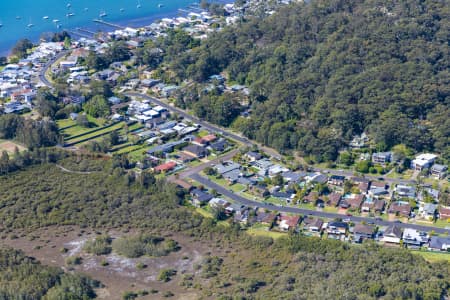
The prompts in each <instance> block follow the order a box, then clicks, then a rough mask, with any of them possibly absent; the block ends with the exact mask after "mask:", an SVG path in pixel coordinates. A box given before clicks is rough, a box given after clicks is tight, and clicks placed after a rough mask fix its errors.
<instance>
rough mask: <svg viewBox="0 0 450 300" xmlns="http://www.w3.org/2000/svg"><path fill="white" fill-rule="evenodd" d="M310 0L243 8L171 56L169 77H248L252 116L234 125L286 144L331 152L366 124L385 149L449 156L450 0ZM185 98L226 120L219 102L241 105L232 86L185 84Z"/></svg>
mask: <svg viewBox="0 0 450 300" xmlns="http://www.w3.org/2000/svg"><path fill="white" fill-rule="evenodd" d="M307 2H308V3H295V4H291V5H289V6H286V7H284V8H282V9H281V10H280V11H279V12H277V13H275V14H273V15H272V16H269V17H266V18H252V17H248V18H244V19H243V20H242V21H241V22H240V23H239V24H238V25H236V26H232V27H228V28H226V29H224V30H222V31H220V32H218V33H215V34H212V35H211V36H210V37H209V38H208V39H206V40H205V41H204V42H202V45H201V46H200V47H196V48H194V49H192V50H191V51H188V52H185V53H183V54H182V55H177V56H176V57H173V56H169V58H168V59H165V61H166V63H167V64H168V65H170V66H171V68H170V69H171V71H174V72H175V74H176V75H172V77H171V79H172V80H175V81H179V82H181V81H182V80H184V79H194V80H195V81H196V82H205V81H207V80H208V78H209V76H210V75H213V74H218V73H221V72H222V73H223V74H225V75H226V76H227V77H228V79H229V80H230V81H231V82H236V83H240V84H244V85H247V86H248V87H249V88H250V91H251V94H250V100H251V108H252V114H251V118H247V119H245V118H237V120H235V122H234V124H233V125H234V126H235V127H236V128H237V129H239V130H241V131H242V132H243V133H244V134H245V135H246V136H248V137H250V138H252V139H255V140H257V141H259V142H261V143H263V144H266V145H270V146H273V147H275V148H277V149H279V150H281V151H282V152H289V151H299V152H300V153H301V154H303V155H311V156H312V158H314V159H315V160H317V161H323V160H334V159H335V158H336V157H337V154H338V149H340V148H342V147H343V146H345V145H346V144H347V143H348V142H349V141H350V140H351V139H352V137H353V136H354V135H356V134H360V133H362V132H363V131H366V132H369V133H370V134H371V136H372V138H373V140H374V142H375V143H376V144H377V149H379V150H384V149H388V148H390V147H392V146H394V145H396V144H401V143H402V144H406V145H407V146H409V147H411V148H413V149H414V150H416V151H436V152H439V153H442V154H443V156H444V157H446V158H448V157H449V155H450V148H449V147H450V146H449V145H450V140H449V137H450V123H449V122H450V120H449V119H448V116H449V115H450V90H449V86H450V72H449V70H450V55H449V54H450V46H449V44H448V40H449V38H450V5H449V3H448V1H428V0H427V1H417V0H405V1H403V0H402V1H399V0H396V1H378V0H351V1H347V0H345V1H344V0H317V1H307ZM214 92H215V91H213V93H214ZM178 102H179V104H180V105H183V106H186V107H190V108H194V110H195V111H197V110H196V109H195V108H196V103H198V102H199V103H201V105H200V106H202V107H203V108H204V110H206V111H204V112H203V111H200V112H201V113H202V112H203V113H204V114H205V115H207V119H208V120H211V121H215V122H216V123H219V124H222V125H226V123H231V121H233V119H231V120H228V122H223V120H221V119H217V118H222V115H221V114H220V113H217V112H216V111H214V109H212V108H213V107H221V109H225V110H227V112H226V113H228V116H230V117H231V118H236V116H238V115H239V114H236V112H235V110H236V106H235V105H230V104H229V102H230V99H229V97H227V96H225V97H222V98H220V97H217V96H214V95H212V96H203V97H202V96H198V95H194V96H193V94H192V93H186V94H185V95H182V97H181V99H178ZM180 102H181V103H180ZM221 103H223V104H224V105H221ZM234 103H235V102H234ZM197 106H198V105H197ZM211 110H212V111H211ZM197 113H198V112H197ZM214 116H217V117H214ZM202 117H203V116H202Z"/></svg>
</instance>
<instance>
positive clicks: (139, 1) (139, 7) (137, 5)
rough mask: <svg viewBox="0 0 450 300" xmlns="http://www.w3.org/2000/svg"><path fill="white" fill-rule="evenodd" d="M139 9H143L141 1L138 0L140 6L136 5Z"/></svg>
mask: <svg viewBox="0 0 450 300" xmlns="http://www.w3.org/2000/svg"><path fill="white" fill-rule="evenodd" d="M136 7H137V8H141V1H139V0H138V4H137V5H136Z"/></svg>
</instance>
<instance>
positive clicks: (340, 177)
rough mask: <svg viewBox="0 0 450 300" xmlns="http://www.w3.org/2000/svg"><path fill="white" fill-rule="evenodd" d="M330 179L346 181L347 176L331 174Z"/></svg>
mask: <svg viewBox="0 0 450 300" xmlns="http://www.w3.org/2000/svg"><path fill="white" fill-rule="evenodd" d="M330 180H337V181H344V180H345V176H340V175H331V176H330Z"/></svg>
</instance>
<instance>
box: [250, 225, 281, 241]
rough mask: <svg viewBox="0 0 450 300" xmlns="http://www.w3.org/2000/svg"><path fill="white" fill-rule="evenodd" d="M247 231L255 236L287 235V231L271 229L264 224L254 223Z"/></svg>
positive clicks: (276, 236)
mask: <svg viewBox="0 0 450 300" xmlns="http://www.w3.org/2000/svg"><path fill="white" fill-rule="evenodd" d="M247 233H248V234H250V235H253V236H266V237H271V238H273V239H277V238H280V237H282V236H286V233H283V232H276V231H269V227H268V226H265V225H262V224H254V225H253V226H252V227H250V228H248V229H247Z"/></svg>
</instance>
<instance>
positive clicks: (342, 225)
mask: <svg viewBox="0 0 450 300" xmlns="http://www.w3.org/2000/svg"><path fill="white" fill-rule="evenodd" d="M328 226H331V227H337V228H345V229H348V224H347V223H344V222H338V221H333V222H330V223H328Z"/></svg>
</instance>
